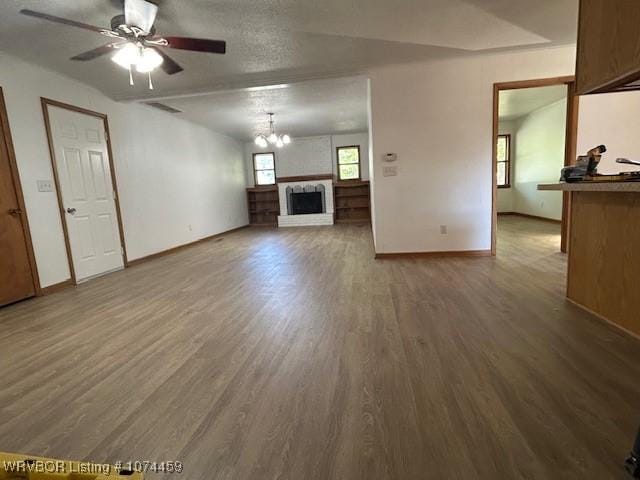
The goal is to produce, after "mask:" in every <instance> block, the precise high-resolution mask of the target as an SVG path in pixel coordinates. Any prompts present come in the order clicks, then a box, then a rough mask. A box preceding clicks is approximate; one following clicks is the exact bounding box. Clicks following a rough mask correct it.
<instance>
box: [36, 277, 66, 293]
mask: <svg viewBox="0 0 640 480" xmlns="http://www.w3.org/2000/svg"><path fill="white" fill-rule="evenodd" d="M73 286H75V285H74V283H73V280H72V279H68V280H65V281H64V282H60V283H54V284H53V285H49V286H48V287H44V288H41V289H40V291H39V292H38V295H37V296H38V297H44V296H45V295H51V294H52V293H57V292H59V291H61V290H64V289H66V288H69V287H73Z"/></svg>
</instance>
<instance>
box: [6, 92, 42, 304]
mask: <svg viewBox="0 0 640 480" xmlns="http://www.w3.org/2000/svg"><path fill="white" fill-rule="evenodd" d="M0 252H2V255H0V306H2V305H7V304H9V303H14V302H17V301H20V300H24V299H25V298H29V297H33V296H34V295H36V294H37V293H38V292H39V291H40V285H39V282H38V272H37V268H36V263H35V258H34V254H33V247H32V245H31V236H30V233H29V222H28V220H27V212H26V209H25V205H24V199H23V197H22V188H21V185H20V177H19V174H18V168H17V165H16V160H15V154H14V151H13V143H12V141H11V131H10V129H9V120H8V117H7V111H6V108H5V104H4V95H3V92H2V88H0Z"/></svg>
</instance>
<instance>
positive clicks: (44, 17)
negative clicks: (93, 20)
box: [20, 8, 108, 33]
mask: <svg viewBox="0 0 640 480" xmlns="http://www.w3.org/2000/svg"><path fill="white" fill-rule="evenodd" d="M20 13H21V14H23V15H27V16H29V17H35V18H41V19H42V20H47V21H49V22H55V23H61V24H63V25H70V26H72V27H78V28H82V29H84V30H91V31H92V32H97V33H102V32H104V31H108V29H105V28H100V27H96V26H94V25H89V24H87V23H82V22H76V21H75V20H69V19H67V18H62V17H56V16H55V15H49V14H48V13H42V12H35V11H33V10H29V9H26V8H25V9H22V10H20Z"/></svg>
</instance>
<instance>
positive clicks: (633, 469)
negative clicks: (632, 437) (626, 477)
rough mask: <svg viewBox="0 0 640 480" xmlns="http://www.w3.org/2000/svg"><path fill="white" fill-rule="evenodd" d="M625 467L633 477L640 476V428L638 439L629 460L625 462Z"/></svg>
mask: <svg viewBox="0 0 640 480" xmlns="http://www.w3.org/2000/svg"><path fill="white" fill-rule="evenodd" d="M624 467H625V468H626V469H627V472H629V474H630V475H631V477H632V478H640V430H638V435H636V441H635V443H634V444H633V450H631V454H630V455H629V458H627V461H626V462H625V463H624Z"/></svg>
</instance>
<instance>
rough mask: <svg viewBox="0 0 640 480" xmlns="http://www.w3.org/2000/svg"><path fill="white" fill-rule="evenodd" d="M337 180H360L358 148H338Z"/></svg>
mask: <svg viewBox="0 0 640 480" xmlns="http://www.w3.org/2000/svg"><path fill="white" fill-rule="evenodd" d="M338 180H360V147H359V146H357V145H356V146H352V147H338Z"/></svg>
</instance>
